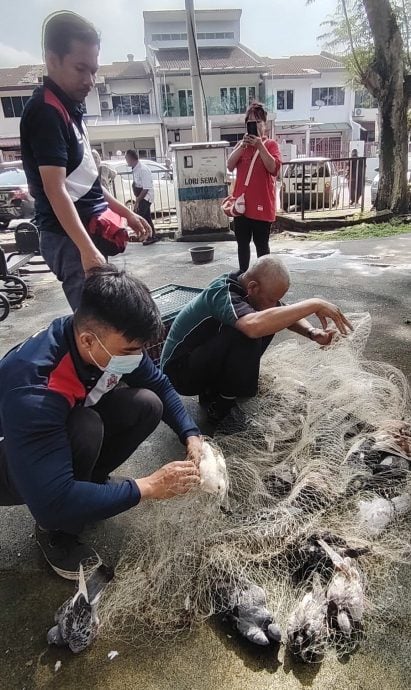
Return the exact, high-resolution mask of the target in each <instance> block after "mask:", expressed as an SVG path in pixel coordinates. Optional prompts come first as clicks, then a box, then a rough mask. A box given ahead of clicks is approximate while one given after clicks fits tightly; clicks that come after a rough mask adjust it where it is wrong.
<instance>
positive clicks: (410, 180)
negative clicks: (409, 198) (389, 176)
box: [371, 159, 411, 206]
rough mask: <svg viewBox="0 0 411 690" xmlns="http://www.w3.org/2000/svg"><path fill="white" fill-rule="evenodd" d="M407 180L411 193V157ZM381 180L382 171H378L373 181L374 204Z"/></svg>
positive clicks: (372, 197)
mask: <svg viewBox="0 0 411 690" xmlns="http://www.w3.org/2000/svg"><path fill="white" fill-rule="evenodd" d="M407 180H408V189H409V193H410V195H411V159H408V172H407ZM379 182H380V173H379V172H377V174H376V176H375V177H374V179H373V181H372V183H371V205H372V206H374V204H375V200H376V198H377V192H378V185H379Z"/></svg>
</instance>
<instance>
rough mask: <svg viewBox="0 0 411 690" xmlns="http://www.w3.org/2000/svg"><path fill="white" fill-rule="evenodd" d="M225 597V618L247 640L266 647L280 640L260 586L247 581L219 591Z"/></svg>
mask: <svg viewBox="0 0 411 690" xmlns="http://www.w3.org/2000/svg"><path fill="white" fill-rule="evenodd" d="M221 595H222V596H223V598H224V599H225V602H224V603H225V606H224V608H225V613H224V615H225V618H226V619H227V620H228V621H229V622H230V623H231V624H232V625H233V626H234V627H235V628H236V630H238V632H239V633H240V635H242V637H245V638H246V639H247V640H249V642H252V643H253V644H257V645H260V646H263V647H266V646H268V645H269V644H270V642H274V643H279V642H280V641H281V631H280V629H279V627H278V625H277V624H276V622H275V620H274V616H273V614H272V613H271V612H270V611H269V609H268V608H267V596H266V593H265V592H264V590H263V589H262V587H259V586H258V585H256V584H254V583H252V582H248V583H245V584H244V585H242V586H241V587H239V586H236V587H234V589H233V590H232V591H231V592H228V591H225V592H224V593H223V592H222V591H220V596H221Z"/></svg>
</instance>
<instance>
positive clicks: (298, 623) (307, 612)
mask: <svg viewBox="0 0 411 690" xmlns="http://www.w3.org/2000/svg"><path fill="white" fill-rule="evenodd" d="M327 633H328V628H327V600H326V596H325V591H324V588H323V587H322V584H321V579H320V576H319V574H318V573H314V576H313V583H312V589H311V590H310V591H309V592H307V594H305V595H304V597H303V598H302V600H301V601H300V603H299V604H298V605H297V607H296V608H295V609H294V611H293V612H292V613H291V615H290V618H289V621H288V626H287V644H288V648H289V650H290V652H291V653H292V654H293V655H294V656H295V657H297V658H298V659H300V660H301V661H304V662H309V663H312V662H315V661H319V660H320V658H321V657H322V656H323V654H324V650H325V646H326V643H327Z"/></svg>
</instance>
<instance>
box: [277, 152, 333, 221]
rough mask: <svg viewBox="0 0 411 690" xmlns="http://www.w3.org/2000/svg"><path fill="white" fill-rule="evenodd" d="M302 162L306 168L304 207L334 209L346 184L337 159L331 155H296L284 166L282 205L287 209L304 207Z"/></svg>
mask: <svg viewBox="0 0 411 690" xmlns="http://www.w3.org/2000/svg"><path fill="white" fill-rule="evenodd" d="M303 163H304V169H305V181H304V201H305V204H304V205H305V208H309V209H311V208H312V209H316V208H332V207H333V206H337V205H338V203H339V200H340V190H341V187H342V185H343V184H344V181H343V179H342V178H341V176H340V175H339V174H338V171H337V168H336V167H335V164H334V162H333V161H332V160H331V159H329V158H320V157H318V158H294V159H292V160H290V162H289V163H288V165H286V166H284V169H283V177H282V187H281V195H280V196H281V206H282V208H283V210H284V211H288V209H289V208H290V207H295V208H296V209H297V207H298V206H300V207H301V203H302V189H303V182H302V177H303Z"/></svg>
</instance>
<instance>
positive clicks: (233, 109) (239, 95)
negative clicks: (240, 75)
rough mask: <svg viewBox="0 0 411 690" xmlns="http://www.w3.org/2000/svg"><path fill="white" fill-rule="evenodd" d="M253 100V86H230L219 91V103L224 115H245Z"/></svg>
mask: <svg viewBox="0 0 411 690" xmlns="http://www.w3.org/2000/svg"><path fill="white" fill-rule="evenodd" d="M254 100H255V86H231V87H229V88H228V87H225V88H221V89H220V101H221V107H222V109H223V112H224V113H245V111H246V110H247V108H248V106H249V105H250V103H251V102H252V101H254Z"/></svg>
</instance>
